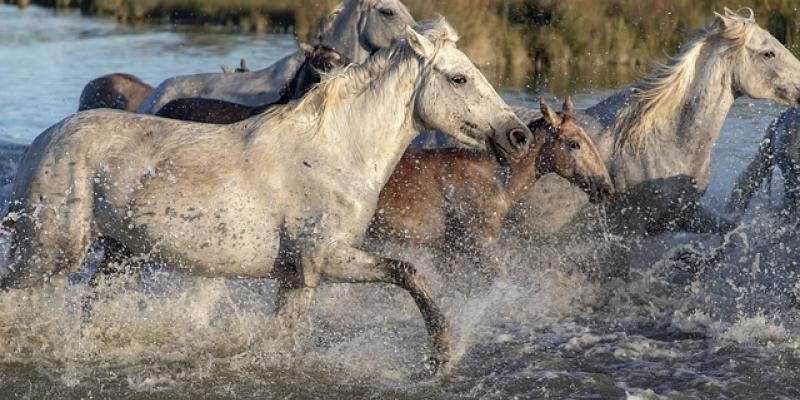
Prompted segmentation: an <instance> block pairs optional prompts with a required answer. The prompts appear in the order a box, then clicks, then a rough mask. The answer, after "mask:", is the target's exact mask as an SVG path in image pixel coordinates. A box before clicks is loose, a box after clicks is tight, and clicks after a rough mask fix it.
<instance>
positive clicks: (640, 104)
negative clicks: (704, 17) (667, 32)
mask: <svg viewBox="0 0 800 400" xmlns="http://www.w3.org/2000/svg"><path fill="white" fill-rule="evenodd" d="M746 10H749V11H750V14H751V15H750V17H742V16H740V15H738V14H737V13H734V12H733V11H731V10H729V9H727V8H726V9H725V15H721V14H718V13H715V16H714V17H713V18H712V20H711V21H710V22H708V23H707V24H706V25H705V26H704V27H702V28H700V29H699V30H698V31H697V32H696V33H695V34H694V35H693V36H692V38H691V39H690V40H689V41H688V42H687V43H686V44H685V45H683V46H681V50H680V51H679V52H678V54H676V55H675V56H672V57H670V58H669V60H667V62H666V63H664V64H655V67H654V71H653V72H652V73H651V74H650V75H648V76H646V77H645V78H643V79H642V80H641V81H640V82H639V83H638V84H637V86H636V87H635V89H634V90H635V93H633V94H632V95H631V99H630V103H629V104H627V105H626V106H625V107H623V108H622V109H621V110H620V111H619V113H618V114H617V117H616V118H615V120H614V123H613V124H612V126H611V132H612V133H613V134H614V135H615V136H616V146H617V149H619V150H622V149H627V150H630V151H632V152H633V154H636V155H638V154H639V153H640V152H641V151H643V150H644V149H646V148H647V145H648V143H649V141H650V139H651V138H652V137H653V136H654V135H657V134H658V133H659V132H662V131H663V130H666V128H668V125H665V124H675V123H676V118H675V115H676V113H678V112H679V110H680V107H681V106H682V105H683V104H685V99H686V96H687V95H688V94H689V91H690V90H691V88H692V83H693V82H694V79H695V77H696V72H697V71H696V67H697V61H698V59H699V58H700V56H701V54H702V50H703V49H704V48H705V46H708V45H717V46H724V48H723V49H722V50H723V51H724V52H741V51H743V50H744V49H745V46H746V44H747V42H748V40H749V39H750V37H751V36H752V34H753V32H754V31H755V29H756V28H757V27H758V25H757V24H756V23H755V20H754V18H753V15H752V12H753V11H752V10H750V9H749V8H748V9H746ZM715 39H723V40H715Z"/></svg>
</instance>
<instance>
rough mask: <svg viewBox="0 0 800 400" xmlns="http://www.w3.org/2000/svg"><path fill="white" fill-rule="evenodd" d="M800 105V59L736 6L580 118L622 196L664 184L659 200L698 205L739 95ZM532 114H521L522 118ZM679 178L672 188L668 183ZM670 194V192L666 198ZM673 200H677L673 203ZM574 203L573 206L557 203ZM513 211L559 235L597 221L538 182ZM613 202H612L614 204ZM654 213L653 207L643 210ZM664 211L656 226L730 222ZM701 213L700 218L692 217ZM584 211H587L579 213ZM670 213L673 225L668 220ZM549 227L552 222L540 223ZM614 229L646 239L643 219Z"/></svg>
mask: <svg viewBox="0 0 800 400" xmlns="http://www.w3.org/2000/svg"><path fill="white" fill-rule="evenodd" d="M739 96H749V97H752V98H757V99H768V100H771V101H774V102H776V103H780V104H789V105H796V104H800V61H798V60H797V59H796V58H795V57H794V56H793V55H792V54H791V52H789V51H788V50H787V49H786V48H785V47H784V46H783V45H782V44H781V43H780V42H778V40H777V39H775V38H774V37H773V36H772V35H770V34H769V32H767V31H765V30H764V29H762V28H761V27H759V26H758V24H756V22H755V20H754V18H753V16H752V15H750V16H748V17H742V16H740V15H738V14H736V13H734V12H732V11H730V10H727V9H726V11H725V13H724V14H722V15H720V14H717V15H715V16H714V17H713V18H712V19H711V21H710V22H708V24H706V26H704V27H703V28H702V29H700V30H699V31H698V32H696V33H695V35H694V36H693V38H692V39H691V40H690V41H689V42H688V43H686V44H685V45H684V46H682V47H681V51H680V52H679V53H678V54H677V55H676V56H674V57H672V58H671V59H670V60H669V61H668V62H667V64H665V65H662V66H660V67H658V68H656V70H655V71H654V72H653V73H652V74H651V75H649V76H648V77H646V78H645V79H643V80H642V81H640V82H639V83H638V84H636V85H635V86H634V87H632V88H629V89H626V90H624V91H622V92H620V93H617V94H615V95H613V96H611V97H609V98H608V99H606V100H604V101H602V102H600V103H599V104H597V105H595V106H593V107H591V108H589V109H587V110H585V111H584V112H582V113H578V115H577V118H578V119H579V120H580V121H581V122H582V124H583V126H584V128H585V129H586V131H587V133H589V135H590V136H592V138H593V139H594V142H595V144H597V147H598V149H599V150H600V153H601V154H602V156H603V158H604V159H605V160H606V163H607V164H608V169H609V173H610V174H611V178H612V179H613V181H614V185H615V187H616V189H617V192H618V195H617V197H616V198H619V196H624V195H625V193H629V194H630V196H632V198H640V199H646V198H647V196H646V195H645V194H646V193H650V192H652V191H653V189H654V188H653V183H654V182H656V183H659V184H660V183H663V184H665V185H664V186H663V191H661V197H662V199H663V200H664V201H662V202H661V204H663V205H664V206H668V207H673V205H674V204H677V201H678V200H680V197H681V196H684V195H685V194H686V193H687V192H688V191H695V192H696V195H695V196H691V197H692V198H695V199H700V197H701V195H702V193H703V192H704V191H705V190H706V188H707V187H708V180H709V172H710V164H711V150H712V148H713V146H714V143H715V142H716V140H717V137H718V136H719V133H720V129H721V128H722V124H723V122H724V121H725V118H726V116H727V113H728V111H729V110H730V107H731V105H732V104H733V102H734V100H735V99H736V97H739ZM530 114H532V113H530V112H526V111H520V115H521V117H522V119H523V120H527V119H530ZM671 180H674V182H670V181H671ZM668 191H671V192H672V194H670V193H667V192H668ZM670 196H671V197H673V200H675V201H671V200H669V201H668V199H667V197H670ZM567 202H569V203H572V204H574V207H572V208H568V207H563V206H556V205H557V204H562V205H563V204H565V203H567ZM519 204H520V207H518V208H517V209H516V210H515V212H514V214H515V219H516V220H517V221H518V223H520V224H521V225H522V230H524V231H527V232H536V233H542V234H552V233H556V232H558V231H559V230H561V229H562V228H563V227H567V226H572V225H575V224H582V223H586V222H590V223H591V222H593V221H589V220H584V219H576V218H575V217H576V215H580V214H579V211H581V209H582V208H583V207H584V205H585V204H586V201H585V196H584V195H583V194H581V193H577V191H576V190H574V189H570V188H568V187H567V185H565V184H563V183H561V182H545V181H544V180H543V181H542V182H540V183H539V184H538V185H536V187H534V188H533V190H531V192H530V193H529V194H528V195H527V196H526V199H525V200H524V201H522V202H520V203H519ZM612 205H613V201H612V202H609V203H608V206H612ZM641 206H642V207H644V208H648V207H649V205H648V204H641ZM696 206H697V207H691V208H688V209H687V208H671V209H668V210H661V212H659V213H658V214H659V215H660V217H659V218H658V220H659V221H661V222H657V223H656V225H657V226H656V225H654V226H652V227H644V228H646V229H645V230H646V231H648V232H655V231H656V229H655V228H657V227H689V228H691V229H692V230H693V231H695V232H708V231H714V230H717V231H719V230H724V229H726V228H729V227H730V226H731V225H730V224H728V223H726V222H725V221H723V220H721V219H720V218H718V217H717V216H716V215H715V213H714V212H713V211H711V210H706V209H704V208H703V207H702V206H700V205H699V204H697V205H696ZM694 211H697V212H696V213H694V214H692V213H690V212H694ZM581 213H582V212H581ZM670 214H671V216H672V217H671V218H672V220H673V221H672V222H671V223H666V224H665V223H663V219H664V218H666V217H667V216H668V215H670ZM542 221H547V223H544V224H543V223H542ZM616 222H618V223H612V224H611V225H612V226H615V227H618V228H619V229H621V231H618V232H617V233H619V234H621V235H625V236H630V237H637V236H640V234H641V233H642V232H641V229H640V228H643V227H642V226H641V225H640V224H639V223H638V222H634V221H632V222H634V223H632V224H630V225H626V222H627V221H626V220H625V219H624V218H623V220H620V221H616Z"/></svg>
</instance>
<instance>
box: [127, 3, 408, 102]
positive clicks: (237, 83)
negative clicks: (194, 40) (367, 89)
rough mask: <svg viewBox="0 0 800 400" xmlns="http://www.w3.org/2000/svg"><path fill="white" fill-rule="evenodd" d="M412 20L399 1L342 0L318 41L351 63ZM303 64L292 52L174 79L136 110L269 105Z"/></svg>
mask: <svg viewBox="0 0 800 400" xmlns="http://www.w3.org/2000/svg"><path fill="white" fill-rule="evenodd" d="M414 23H415V22H414V18H413V17H412V16H411V14H410V13H409V12H408V9H407V8H406V6H405V5H404V4H403V3H402V2H400V0H345V1H344V2H343V3H342V5H341V6H339V7H338V8H337V9H336V10H335V11H333V12H332V13H331V14H330V15H329V16H328V17H327V18H326V19H325V20H324V21H323V22H322V26H321V28H320V31H321V32H320V34H319V38H320V39H319V41H320V43H321V44H324V45H326V46H328V47H330V48H332V49H334V50H336V51H337V52H339V54H341V55H343V56H344V57H345V58H347V59H349V60H351V61H352V62H355V63H361V62H364V60H366V59H367V57H368V56H369V54H370V53H371V52H373V51H375V50H377V49H381V48H385V47H389V46H390V45H391V44H392V43H393V42H394V41H395V40H397V39H400V38H402V37H403V32H404V31H405V27H406V26H413V25H414ZM302 62H303V52H302V51H297V52H295V53H292V54H290V55H288V56H286V57H285V58H283V59H281V60H279V61H278V62H276V63H275V64H273V65H271V66H269V67H267V68H264V69H261V70H257V71H252V72H242V73H237V74H224V73H207V74H197V75H184V76H176V77H173V78H170V79H167V80H166V81H164V82H163V83H161V84H160V85H158V87H156V88H155V90H153V91H152V92H151V93H150V95H149V96H147V98H145V100H144V101H143V102H142V104H141V105H140V106H139V109H138V110H137V112H139V113H143V114H155V113H156V112H157V111H158V110H160V109H161V107H163V106H164V105H165V104H167V103H168V102H170V101H171V100H175V99H180V98H187V97H202V98H208V99H217V100H225V101H229V102H233V103H238V104H244V105H248V106H258V105H262V104H268V103H273V102H275V101H276V100H278V98H280V96H281V93H280V92H281V90H282V89H283V88H284V87H286V85H287V84H288V83H289V81H290V80H291V79H292V77H293V76H294V75H295V72H296V71H297V69H298V68H299V67H300V64H301V63H302Z"/></svg>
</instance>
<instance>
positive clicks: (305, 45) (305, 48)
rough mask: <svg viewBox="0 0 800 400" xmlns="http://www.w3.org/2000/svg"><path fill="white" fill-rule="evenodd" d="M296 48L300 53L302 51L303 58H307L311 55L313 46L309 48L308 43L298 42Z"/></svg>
mask: <svg viewBox="0 0 800 400" xmlns="http://www.w3.org/2000/svg"><path fill="white" fill-rule="evenodd" d="M297 47H299V48H300V51H302V52H303V54H305V56H306V57H308V56H309V55H311V52H312V51H314V47H313V46H311V45H310V44H308V43H303V42H300V43H298V44H297Z"/></svg>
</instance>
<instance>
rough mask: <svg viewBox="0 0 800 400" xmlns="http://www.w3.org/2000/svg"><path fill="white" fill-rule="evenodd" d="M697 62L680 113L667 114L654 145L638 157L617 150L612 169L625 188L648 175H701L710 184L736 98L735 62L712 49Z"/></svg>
mask: <svg viewBox="0 0 800 400" xmlns="http://www.w3.org/2000/svg"><path fill="white" fill-rule="evenodd" d="M707 46H708V45H707ZM696 65H697V66H698V67H699V70H698V72H697V74H695V77H694V79H693V81H692V83H691V85H690V89H689V90H688V91H687V93H686V95H685V97H684V100H683V101H682V102H681V105H680V106H679V107H677V108H676V110H675V112H674V114H673V115H672V116H670V117H668V118H664V120H665V122H667V123H666V124H662V125H659V127H660V128H661V129H659V132H657V133H654V134H655V135H658V138H657V139H655V140H654V143H651V144H648V146H647V147H646V148H645V149H644V150H642V152H641V153H640V154H638V155H634V154H631V153H630V152H629V151H626V150H624V149H617V150H616V154H615V157H614V159H612V168H611V171H610V172H611V173H612V175H613V178H614V180H615V182H617V181H619V179H620V178H622V180H621V182H623V186H631V185H634V184H637V183H640V182H642V181H644V180H647V179H653V178H665V177H669V176H675V175H688V176H691V177H694V178H695V179H697V181H698V186H699V187H701V188H704V187H705V186H706V185H707V183H708V173H709V161H710V157H711V150H712V149H713V146H714V143H715V142H716V140H717V138H718V137H719V133H720V131H721V129H722V125H723V123H724V122H725V118H726V117H727V115H728V111H730V108H731V106H732V105H733V101H734V100H735V98H734V94H733V74H732V71H731V69H732V66H733V61H732V59H731V58H730V57H729V56H728V55H726V53H725V52H724V51H723V50H720V49H710V48H707V49H704V50H703V53H702V54H701V56H700V57H699V58H698V60H697V62H696ZM673 121H674V122H673ZM614 139H615V140H616V138H614ZM669 150H671V151H669ZM625 164H628V166H624V167H623V165H625ZM631 164H634V165H631ZM636 169H639V171H636Z"/></svg>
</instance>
